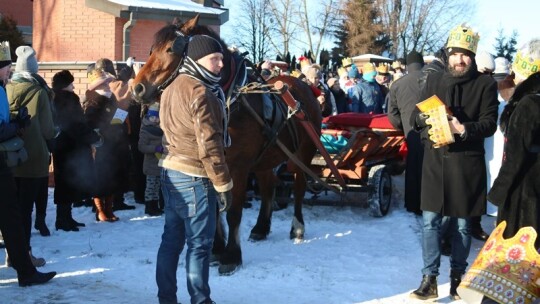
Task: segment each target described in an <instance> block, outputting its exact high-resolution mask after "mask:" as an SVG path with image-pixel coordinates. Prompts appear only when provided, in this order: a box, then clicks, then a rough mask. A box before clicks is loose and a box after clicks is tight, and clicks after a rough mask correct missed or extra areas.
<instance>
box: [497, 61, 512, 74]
mask: <svg viewBox="0 0 540 304" xmlns="http://www.w3.org/2000/svg"><path fill="white" fill-rule="evenodd" d="M493 73H495V74H506V75H508V74H510V62H509V61H508V59H506V58H504V57H497V58H495V71H493Z"/></svg>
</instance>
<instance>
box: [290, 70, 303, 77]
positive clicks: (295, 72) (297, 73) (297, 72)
mask: <svg viewBox="0 0 540 304" xmlns="http://www.w3.org/2000/svg"><path fill="white" fill-rule="evenodd" d="M301 75H302V72H300V70H298V69H294V70H292V72H291V76H292V77H296V78H298V77H300V76H301Z"/></svg>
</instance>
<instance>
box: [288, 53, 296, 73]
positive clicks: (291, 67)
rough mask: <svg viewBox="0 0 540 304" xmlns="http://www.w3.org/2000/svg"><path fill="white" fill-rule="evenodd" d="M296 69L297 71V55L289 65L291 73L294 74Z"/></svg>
mask: <svg viewBox="0 0 540 304" xmlns="http://www.w3.org/2000/svg"><path fill="white" fill-rule="evenodd" d="M294 69H296V55H294V56H293V57H292V59H291V63H290V64H289V72H292V70H294Z"/></svg>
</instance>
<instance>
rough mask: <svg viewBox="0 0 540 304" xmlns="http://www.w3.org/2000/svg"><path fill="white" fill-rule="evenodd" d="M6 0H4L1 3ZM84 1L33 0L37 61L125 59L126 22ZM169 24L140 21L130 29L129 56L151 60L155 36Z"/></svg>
mask: <svg viewBox="0 0 540 304" xmlns="http://www.w3.org/2000/svg"><path fill="white" fill-rule="evenodd" d="M0 1H4V0H0ZM84 3H85V1H84V0H55V1H50V0H34V8H33V9H34V23H33V24H34V37H33V45H34V48H35V49H36V52H37V55H38V61H47V62H56V61H95V60H97V59H99V58H102V57H106V58H109V59H111V60H113V61H118V60H123V58H122V53H123V31H124V24H125V23H126V22H127V21H128V20H127V19H122V18H116V17H114V16H112V15H109V14H106V13H104V12H101V11H98V10H95V9H91V8H88V7H86V6H85V4H84ZM165 24H166V23H165V22H159V21H149V20H137V21H136V23H135V26H134V27H133V28H132V29H131V34H130V37H131V41H130V42H131V47H130V54H129V55H130V56H135V57H136V58H137V60H141V61H144V60H146V59H148V54H149V51H150V47H151V45H152V41H153V37H154V33H155V32H157V31H158V30H159V29H161V28H162V27H163V26H164V25H165Z"/></svg>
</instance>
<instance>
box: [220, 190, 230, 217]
mask: <svg viewBox="0 0 540 304" xmlns="http://www.w3.org/2000/svg"><path fill="white" fill-rule="evenodd" d="M218 204H219V212H223V211H228V210H229V209H230V208H231V206H232V192H231V190H228V191H225V192H218Z"/></svg>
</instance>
